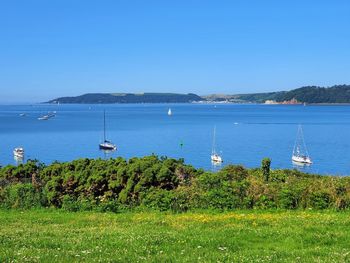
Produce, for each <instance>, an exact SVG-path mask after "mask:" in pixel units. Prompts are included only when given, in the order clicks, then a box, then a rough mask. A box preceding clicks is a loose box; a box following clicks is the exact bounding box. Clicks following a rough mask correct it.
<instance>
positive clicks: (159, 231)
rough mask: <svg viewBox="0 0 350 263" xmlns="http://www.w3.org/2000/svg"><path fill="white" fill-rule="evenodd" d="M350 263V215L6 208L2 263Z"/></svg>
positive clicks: (0, 230) (0, 217)
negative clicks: (103, 211) (75, 211)
mask: <svg viewBox="0 0 350 263" xmlns="http://www.w3.org/2000/svg"><path fill="white" fill-rule="evenodd" d="M25 261H31V262H33V261H40V262H62V261H63V262H72V261H91V262H92V261H93V262H98V261H101V262H110V261H112V262H350V213H349V212H342V213H340V212H332V211H327V212H313V211H306V212H303V211H292V212H288V211H273V212H271V211H236V212H227V213H210V212H198V213H184V214H170V213H156V212H144V213H136V212H135V213H121V214H108V213H95V212H78V213H70V212H64V211H60V210H30V211H18V210H10V211H5V210H0V262H25Z"/></svg>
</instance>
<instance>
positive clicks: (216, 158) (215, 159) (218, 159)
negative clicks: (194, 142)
mask: <svg viewBox="0 0 350 263" xmlns="http://www.w3.org/2000/svg"><path fill="white" fill-rule="evenodd" d="M211 161H212V162H213V163H217V164H219V163H222V162H223V161H222V158H221V156H219V155H216V154H214V155H212V156H211Z"/></svg>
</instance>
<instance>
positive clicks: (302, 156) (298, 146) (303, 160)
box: [292, 125, 312, 165]
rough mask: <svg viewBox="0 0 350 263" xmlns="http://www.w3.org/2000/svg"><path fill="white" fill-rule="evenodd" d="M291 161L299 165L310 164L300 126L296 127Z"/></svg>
mask: <svg viewBox="0 0 350 263" xmlns="http://www.w3.org/2000/svg"><path fill="white" fill-rule="evenodd" d="M292 161H293V162H295V163H299V164H307V165H309V164H312V160H311V158H310V155H309V152H308V150H307V148H306V144H305V140H304V135H303V130H302V127H301V125H299V127H298V133H297V138H296V140H295V145H294V149H293V154H292Z"/></svg>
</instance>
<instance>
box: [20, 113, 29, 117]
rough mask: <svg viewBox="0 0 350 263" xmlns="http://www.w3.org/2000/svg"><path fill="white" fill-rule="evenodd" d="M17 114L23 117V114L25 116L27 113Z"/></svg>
mask: <svg viewBox="0 0 350 263" xmlns="http://www.w3.org/2000/svg"><path fill="white" fill-rule="evenodd" d="M19 116H20V117H25V116H27V114H25V113H21V114H19Z"/></svg>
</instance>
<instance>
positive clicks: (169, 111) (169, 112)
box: [168, 108, 173, 116]
mask: <svg viewBox="0 0 350 263" xmlns="http://www.w3.org/2000/svg"><path fill="white" fill-rule="evenodd" d="M168 115H169V116H171V115H173V113H172V112H171V109H170V108H169V110H168Z"/></svg>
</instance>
